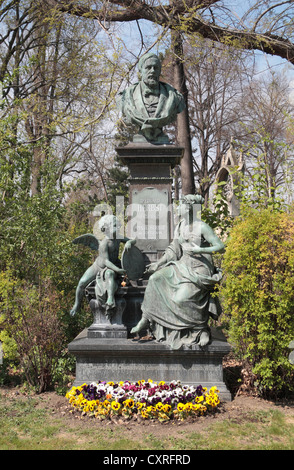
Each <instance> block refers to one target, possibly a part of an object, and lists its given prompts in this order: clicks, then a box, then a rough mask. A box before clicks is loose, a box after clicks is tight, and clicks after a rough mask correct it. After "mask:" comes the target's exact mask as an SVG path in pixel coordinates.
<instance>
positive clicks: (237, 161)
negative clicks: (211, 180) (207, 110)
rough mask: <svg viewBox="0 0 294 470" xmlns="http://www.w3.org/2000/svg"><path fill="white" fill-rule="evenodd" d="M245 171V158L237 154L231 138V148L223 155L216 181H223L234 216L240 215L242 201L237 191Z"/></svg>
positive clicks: (226, 196)
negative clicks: (240, 201)
mask: <svg viewBox="0 0 294 470" xmlns="http://www.w3.org/2000/svg"><path fill="white" fill-rule="evenodd" d="M243 172H244V160H243V155H242V153H241V154H240V155H239V156H237V155H236V150H235V149H234V144H233V141H232V140H231V143H230V148H229V150H228V151H227V153H226V154H225V155H224V156H223V158H222V161H221V166H220V169H219V170H218V172H217V174H216V177H215V182H216V184H218V183H223V184H224V187H223V197H224V199H225V201H226V202H227V204H228V210H229V213H230V215H231V216H232V217H237V216H238V215H240V203H239V199H238V197H237V194H236V191H237V189H238V187H239V184H240V177H241V175H242V174H243Z"/></svg>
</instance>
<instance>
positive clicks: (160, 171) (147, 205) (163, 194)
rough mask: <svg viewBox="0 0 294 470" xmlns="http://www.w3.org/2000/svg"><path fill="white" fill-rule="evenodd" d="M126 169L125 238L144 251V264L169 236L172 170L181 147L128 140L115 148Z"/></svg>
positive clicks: (157, 255) (159, 251)
mask: <svg viewBox="0 0 294 470" xmlns="http://www.w3.org/2000/svg"><path fill="white" fill-rule="evenodd" d="M116 152H117V155H118V158H119V160H120V161H121V162H122V163H123V164H124V165H126V166H127V167H128V168H129V171H130V178H129V183H130V188H129V208H128V214H127V215H128V233H127V236H128V237H129V238H136V239H137V243H136V246H137V247H138V248H139V249H140V250H141V251H142V252H143V253H144V254H145V256H146V263H149V262H153V261H156V260H157V259H159V258H160V257H161V255H162V253H163V252H164V250H165V249H166V248H167V246H168V245H169V243H170V242H171V240H172V237H173V208H172V182H173V178H172V169H173V168H174V167H175V166H176V165H178V164H180V162H181V159H182V156H183V152H184V149H183V148H182V147H178V146H175V145H153V144H149V143H146V144H144V143H130V144H128V145H126V146H125V147H118V148H116Z"/></svg>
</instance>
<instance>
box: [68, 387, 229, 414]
mask: <svg viewBox="0 0 294 470" xmlns="http://www.w3.org/2000/svg"><path fill="white" fill-rule="evenodd" d="M218 392H219V391H218V390H217V388H216V387H211V388H210V390H209V391H207V389H206V388H205V387H202V386H201V385H199V386H198V387H193V386H189V385H182V384H181V382H179V381H172V382H170V383H165V382H163V381H161V382H159V383H156V382H153V381H152V380H150V379H149V380H148V381H145V380H139V381H138V382H135V383H134V382H129V381H125V382H119V383H114V382H101V381H99V382H97V383H91V384H90V385H88V384H83V385H81V386H79V387H72V388H71V390H70V391H69V392H68V393H67V394H66V398H67V399H68V400H69V403H70V404H71V405H72V406H73V408H75V409H77V410H79V411H81V412H82V413H83V414H86V415H89V416H94V417H96V418H98V419H105V418H113V417H115V416H122V417H125V418H132V417H134V416H136V417H137V418H138V417H141V419H158V420H159V421H161V422H164V421H169V420H171V419H179V420H184V419H186V418H187V417H189V416H192V417H196V416H202V415H204V414H207V413H211V412H214V411H215V410H216V409H217V407H218V405H219V404H220V400H219V397H218Z"/></svg>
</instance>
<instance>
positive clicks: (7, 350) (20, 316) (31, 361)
mask: <svg viewBox="0 0 294 470" xmlns="http://www.w3.org/2000/svg"><path fill="white" fill-rule="evenodd" d="M7 274H8V273H7V272H6V273H3V272H2V273H0V311H1V317H0V321H1V325H2V327H4V330H3V331H2V333H1V340H2V341H3V350H4V354H5V356H7V358H9V356H10V358H15V359H18V360H19V364H20V367H21V368H22V370H23V372H24V375H25V377H26V380H27V382H28V383H29V384H30V385H31V386H33V387H34V388H35V389H36V391H37V392H39V393H41V392H43V391H46V390H48V389H49V388H50V387H51V386H52V376H53V373H54V367H55V365H56V358H57V357H58V355H59V354H60V352H61V350H62V346H63V341H64V338H63V333H62V328H61V323H60V321H59V318H58V312H59V309H60V305H61V295H60V294H59V293H58V292H57V291H56V289H55V288H54V286H53V285H52V283H51V282H50V281H49V280H47V281H43V280H41V281H40V284H39V285H38V286H37V285H32V284H30V283H28V282H26V281H19V280H15V279H12V278H9V277H8V276H7Z"/></svg>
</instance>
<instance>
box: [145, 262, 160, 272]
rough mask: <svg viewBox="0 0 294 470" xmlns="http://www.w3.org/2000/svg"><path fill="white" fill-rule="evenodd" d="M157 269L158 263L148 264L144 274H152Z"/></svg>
mask: <svg viewBox="0 0 294 470" xmlns="http://www.w3.org/2000/svg"><path fill="white" fill-rule="evenodd" d="M158 268H159V265H158V263H151V264H149V266H147V269H146V271H145V272H146V273H148V274H152V273H154V272H155V271H157V269H158Z"/></svg>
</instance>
